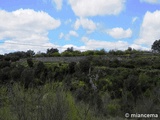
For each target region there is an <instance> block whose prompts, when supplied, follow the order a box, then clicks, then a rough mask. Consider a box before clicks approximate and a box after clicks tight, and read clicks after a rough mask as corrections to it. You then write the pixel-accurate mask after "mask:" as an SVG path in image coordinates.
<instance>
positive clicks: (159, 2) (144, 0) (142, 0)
mask: <svg viewBox="0 0 160 120" xmlns="http://www.w3.org/2000/svg"><path fill="white" fill-rule="evenodd" d="M140 1H141V2H147V3H151V4H160V1H159V0H140Z"/></svg>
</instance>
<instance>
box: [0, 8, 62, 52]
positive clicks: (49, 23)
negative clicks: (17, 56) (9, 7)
mask: <svg viewBox="0 0 160 120" xmlns="http://www.w3.org/2000/svg"><path fill="white" fill-rule="evenodd" d="M0 16H1V19H0V40H6V41H5V42H4V44H1V45H0V48H1V49H4V50H5V51H8V52H9V51H12V50H16V51H17V50H28V49H36V50H38V49H39V50H41V47H38V46H37V47H35V46H34V45H45V44H49V38H48V31H49V30H53V29H56V28H57V27H59V26H60V24H61V22H60V20H56V19H54V18H52V17H51V16H49V15H48V14H47V13H45V12H43V11H38V12H37V11H34V10H31V9H19V10H16V11H13V12H7V11H4V10H0ZM7 41H9V42H11V43H16V44H9V43H7ZM19 43H20V44H22V43H23V44H31V45H30V46H29V45H26V46H25V45H18V44H19Z"/></svg>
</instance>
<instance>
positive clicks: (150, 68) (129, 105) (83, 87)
mask: <svg viewBox="0 0 160 120" xmlns="http://www.w3.org/2000/svg"><path fill="white" fill-rule="evenodd" d="M159 61H160V55H159V54H153V53H147V52H142V53H140V52H139V53H123V52H121V54H120V53H116V52H115V53H114V54H113V53H112V54H111V53H108V54H106V55H89V56H73V57H64V56H62V57H35V56H33V57H29V58H22V59H20V60H19V61H11V60H8V59H6V58H5V59H4V58H3V59H2V60H1V62H0V86H1V87H0V93H1V94H0V95H1V96H0V119H4V120H5V119H11V118H13V120H21V119H26V120H29V119H39V120H41V119H42V120H43V119H48V120H52V119H53V118H57V119H60V120H67V119H69V120H72V119H76V120H84V119H86V120H103V119H104V120H106V119H124V118H125V116H124V114H125V113H140V114H142V113H145V114H149V113H155V114H159V113H160V109H159V108H160V92H159V91H160V63H159ZM32 110H33V111H32ZM20 111H21V112H20ZM31 111H32V112H31ZM47 111H49V112H47Z"/></svg>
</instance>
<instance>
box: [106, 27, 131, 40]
mask: <svg viewBox="0 0 160 120" xmlns="http://www.w3.org/2000/svg"><path fill="white" fill-rule="evenodd" d="M107 34H109V35H110V36H112V37H113V38H115V39H122V38H129V37H131V36H132V30H131V29H130V28H128V29H127V30H124V29H123V28H119V27H117V28H113V29H110V30H107Z"/></svg>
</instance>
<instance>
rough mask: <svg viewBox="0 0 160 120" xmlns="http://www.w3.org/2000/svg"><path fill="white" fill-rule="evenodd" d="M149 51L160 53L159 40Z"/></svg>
mask: <svg viewBox="0 0 160 120" xmlns="http://www.w3.org/2000/svg"><path fill="white" fill-rule="evenodd" d="M151 49H152V50H153V51H154V52H160V40H156V41H154V43H153V45H152V47H151Z"/></svg>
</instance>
